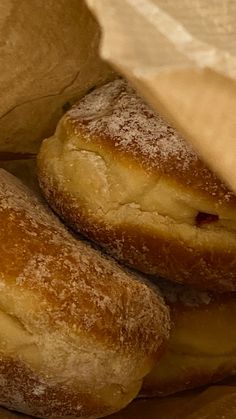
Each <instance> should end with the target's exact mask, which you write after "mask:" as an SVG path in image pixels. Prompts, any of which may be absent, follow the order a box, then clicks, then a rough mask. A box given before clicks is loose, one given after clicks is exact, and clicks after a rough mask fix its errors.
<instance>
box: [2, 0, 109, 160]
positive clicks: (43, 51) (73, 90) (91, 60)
mask: <svg viewBox="0 0 236 419" xmlns="http://www.w3.org/2000/svg"><path fill="white" fill-rule="evenodd" d="M99 37H100V30H99V26H98V24H97V23H96V22H95V20H94V18H93V17H92V15H91V14H90V12H89V11H88V9H87V7H86V6H85V4H84V2H83V1H80V0H47V1H45V0H37V1H35V0H4V1H2V2H1V3H0V38H1V42H0V69H1V75H0V99H1V100H0V151H4V150H5V151H14V152H16V151H18V152H36V151H37V150H38V147H39V144H40V142H41V140H42V139H43V138H45V137H46V136H48V135H51V134H52V132H53V131H54V129H55V125H56V123H57V122H58V120H59V118H60V117H61V115H62V114H63V113H64V112H65V110H66V109H67V108H68V107H70V104H71V103H73V102H74V101H75V99H77V98H78V97H80V96H81V95H83V94H85V93H86V92H87V91H88V90H89V89H90V88H92V87H94V86H95V85H97V84H101V83H104V82H105V81H107V80H109V79H110V78H112V77H114V73H113V71H112V70H111V69H110V68H109V67H108V65H106V64H104V63H103V62H102V61H101V59H100V58H99V56H98V53H97V47H98V43H99Z"/></svg>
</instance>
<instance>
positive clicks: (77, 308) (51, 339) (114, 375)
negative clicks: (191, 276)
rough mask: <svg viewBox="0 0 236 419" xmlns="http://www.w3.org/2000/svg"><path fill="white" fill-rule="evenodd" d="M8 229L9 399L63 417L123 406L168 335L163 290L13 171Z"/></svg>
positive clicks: (5, 328) (3, 216)
mask: <svg viewBox="0 0 236 419" xmlns="http://www.w3.org/2000/svg"><path fill="white" fill-rule="evenodd" d="M0 235H1V252H0V266H1V269H0V288H1V294H0V355H1V357H2V361H1V362H0V365H1V368H2V369H1V371H0V378H1V380H0V404H4V405H5V406H8V407H11V408H16V409H18V410H20V411H23V412H25V413H28V414H29V413H31V414H35V415H37V416H42V417H57V416H58V417H60V418H62V417H65V416H66V415H67V416H68V417H69V416H70V415H74V416H76V417H90V416H91V417H97V416H98V415H100V416H102V415H105V414H108V413H110V412H112V411H115V410H118V409H119V408H121V407H123V406H124V405H125V404H127V403H128V402H129V401H130V400H131V399H132V398H133V397H135V395H136V394H137V392H138V390H139V387H140V384H141V382H142V378H143V376H144V375H145V374H146V373H147V372H148V371H149V370H150V369H151V367H152V365H153V364H154V362H155V361H154V360H155V359H157V358H158V357H159V356H160V354H161V352H162V346H163V344H164V342H165V340H166V339H167V337H168V330H169V316H168V310H167V308H166V306H165V304H164V302H163V300H162V298H161V297H160V295H158V292H154V291H153V290H152V289H151V288H150V287H148V286H147V285H146V284H145V283H144V282H143V281H142V279H140V278H138V277H135V276H134V275H131V274H130V273H128V272H125V271H123V270H121V269H120V268H119V266H118V265H117V264H115V263H114V262H113V261H111V260H109V259H107V258H105V257H104V256H102V255H101V254H100V252H98V251H95V250H93V249H92V248H91V247H90V246H88V245H87V244H86V243H84V242H81V241H78V240H76V239H75V238H73V237H72V236H71V235H70V234H69V233H68V231H67V230H66V229H65V228H64V227H63V226H62V225H61V224H60V222H59V221H58V220H57V219H56V217H55V216H53V214H51V213H50V211H49V209H48V208H47V207H46V206H44V205H43V204H42V203H41V201H39V200H38V199H37V198H36V197H35V196H34V195H33V194H32V192H30V191H29V190H28V189H27V188H26V187H25V186H23V184H22V183H21V182H20V181H18V180H16V179H15V178H14V177H13V176H11V175H10V174H8V173H7V172H5V171H4V170H0ZM11 374H13V375H12V376H11ZM14 377H15V378H14ZM19 377H20V381H19ZM33 382H35V385H36V384H37V383H39V382H41V383H42V382H43V384H44V386H43V389H42V388H41V390H42V394H40V395H38V396H40V397H38V399H37V397H36V396H37V395H35V394H34V393H32V392H33V391H34V387H33V386H32V385H31V384H32V383H33ZM20 383H21V384H20ZM37 385H38V384H37ZM13 387H14V389H15V391H13ZM41 390H39V392H40V391H41ZM62 392H63V394H64V396H63V397H61V395H62ZM46 396H47V397H46ZM35 397H36V399H37V400H36V401H37V403H36V404H35V403H33V401H34V398H35ZM50 397H51V398H50ZM30 400H32V403H30ZM46 400H47V403H46ZM70 403H71V405H70ZM54 407H55V411H54ZM32 409H35V410H33V411H32ZM37 409H38V410H37ZM67 409H69V410H67Z"/></svg>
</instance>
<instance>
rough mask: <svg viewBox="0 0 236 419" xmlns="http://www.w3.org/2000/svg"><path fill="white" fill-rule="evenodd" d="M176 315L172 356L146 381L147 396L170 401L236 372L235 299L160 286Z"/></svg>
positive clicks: (168, 353)
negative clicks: (169, 396) (166, 398)
mask: <svg viewBox="0 0 236 419" xmlns="http://www.w3.org/2000/svg"><path fill="white" fill-rule="evenodd" d="M159 286H160V287H161V290H162V292H163V295H164V297H165V299H166V303H167V304H168V305H169V307H170V310H171V320H172V328H171V336H170V340H169V342H168V346H167V351H166V352H165V354H164V356H163V357H162V358H161V361H160V364H159V365H157V366H156V367H155V368H154V369H153V370H152V371H151V373H150V374H149V375H148V376H147V377H146V378H145V380H144V385H143V389H142V392H141V393H142V394H143V395H146V396H153V395H158V396H166V395H169V394H173V393H177V392H179V391H183V390H187V389H193V388H196V387H200V386H204V385H206V384H210V383H214V382H216V381H219V380H221V379H223V378H225V377H228V376H230V375H231V374H233V373H234V372H235V371H236V328H235V324H236V304H235V302H236V301H235V295H234V294H232V293H231V294H218V295H216V294H213V293H210V292H206V291H205V292H204V291H196V290H193V289H191V288H189V287H186V286H183V285H177V284H176V285H174V284H170V283H169V284H168V283H167V282H165V281H159Z"/></svg>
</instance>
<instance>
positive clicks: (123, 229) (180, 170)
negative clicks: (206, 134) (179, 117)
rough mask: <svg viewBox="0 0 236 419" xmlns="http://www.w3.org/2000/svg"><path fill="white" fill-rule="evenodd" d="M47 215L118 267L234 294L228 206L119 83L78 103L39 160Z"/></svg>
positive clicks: (190, 154)
mask: <svg viewBox="0 0 236 419" xmlns="http://www.w3.org/2000/svg"><path fill="white" fill-rule="evenodd" d="M38 176H39V181H40V185H41V188H42V191H43V193H44V195H45V197H46V199H47V200H48V202H49V204H50V205H51V206H52V208H53V209H54V210H55V211H56V212H57V213H58V214H59V216H60V217H61V218H62V219H63V220H64V221H65V222H66V224H67V225H68V226H71V227H72V228H73V229H75V230H76V231H79V232H80V233H82V234H83V235H85V236H87V237H88V238H89V239H90V240H92V241H94V242H97V243H99V245H100V246H101V247H103V248H104V249H105V250H106V252H107V253H109V254H111V255H112V256H113V257H115V258H116V259H117V260H119V261H121V262H123V263H124V264H126V265H128V266H130V267H132V268H135V269H136V270H138V271H141V272H143V273H146V274H150V275H156V276H162V277H164V278H166V279H170V280H172V281H175V282H179V283H184V284H189V285H190V286H191V285H192V286H194V287H197V288H199V289H202V290H211V291H219V292H228V291H236V196H235V195H234V194H233V193H232V192H230V191H229V190H228V189H227V187H226V186H225V185H224V184H223V183H222V182H221V181H220V180H219V179H218V178H217V177H216V176H215V174H214V173H213V172H211V171H210V170H209V169H208V168H207V167H206V166H205V165H204V163H203V162H202V161H201V160H200V159H199V157H198V156H197V154H196V153H195V152H194V150H193V149H192V148H191V146H189V145H188V144H187V143H186V142H185V141H184V139H183V138H182V137H181V136H180V135H179V134H178V133H177V132H176V131H175V129H173V128H172V127H170V126H169V125H168V124H167V123H166V122H165V121H164V120H163V119H162V118H161V117H160V116H159V115H158V114H154V112H153V111H152V110H151V109H150V108H149V107H148V106H147V105H146V104H145V103H144V102H143V100H142V99H141V98H140V97H138V96H137V94H136V93H135V91H134V90H133V89H132V88H131V87H130V86H129V85H128V84H127V83H126V81H124V80H122V79H118V80H116V81H113V82H111V83H109V84H107V85H105V86H103V87H101V88H99V89H96V90H94V91H93V92H91V93H90V94H88V95H87V96H85V97H84V98H83V99H82V100H81V101H80V102H79V103H78V104H77V105H75V106H74V107H72V108H71V109H70V110H69V111H68V112H67V113H66V114H65V115H64V117H63V118H62V120H61V121H60V122H59V124H58V127H57V129H56V132H55V134H54V135H53V136H52V137H51V138H49V139H46V140H45V141H44V142H43V144H42V146H41V150H40V153H39V155H38Z"/></svg>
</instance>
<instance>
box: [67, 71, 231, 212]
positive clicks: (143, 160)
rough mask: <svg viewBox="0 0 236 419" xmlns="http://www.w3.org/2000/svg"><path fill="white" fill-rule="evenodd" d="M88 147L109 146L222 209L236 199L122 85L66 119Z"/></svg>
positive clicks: (89, 99)
mask: <svg viewBox="0 0 236 419" xmlns="http://www.w3.org/2000/svg"><path fill="white" fill-rule="evenodd" d="M65 120H66V121H67V122H68V123H70V124H72V126H73V129H74V132H75V134H79V132H81V131H82V132H83V137H84V141H87V142H89V141H95V138H96V141H97V142H100V144H101V145H102V147H103V146H104V147H105V146H106V144H109V146H110V147H112V148H113V149H114V152H116V153H121V154H124V155H125V156H129V157H131V158H132V159H133V160H134V161H136V162H137V163H138V164H139V165H142V166H143V167H144V168H145V170H147V171H151V172H155V173H156V174H157V175H158V176H160V175H165V176H168V177H170V178H171V179H172V180H175V181H178V182H181V184H183V185H184V186H190V187H191V188H193V189H195V190H197V191H198V192H199V191H200V192H201V193H204V194H208V195H210V196H211V198H213V199H214V200H218V201H219V205H221V204H223V203H225V202H229V201H234V203H236V198H235V196H234V194H233V193H232V192H230V191H229V190H228V188H227V187H226V186H225V185H224V184H223V183H222V182H220V181H219V179H218V178H217V177H216V176H215V175H214V173H212V172H211V171H210V170H209V169H208V168H207V167H206V166H205V165H204V163H203V162H202V161H201V160H200V159H199V157H198V155H197V153H196V152H195V151H194V150H193V148H192V147H191V146H190V145H189V144H188V143H187V142H186V141H185V140H184V139H183V138H182V137H181V135H179V134H178V132H177V131H176V130H175V129H174V128H172V127H171V126H170V125H169V124H168V123H167V122H166V121H165V120H164V119H163V118H162V117H161V116H160V115H158V114H157V113H154V112H153V111H152V109H150V107H149V106H148V105H147V104H146V103H145V102H144V101H143V99H141V98H140V97H139V96H138V95H137V94H136V93H135V91H134V90H133V89H132V87H131V86H129V85H128V84H127V82H126V81H124V80H122V79H118V80H115V81H113V82H110V83H108V84H107V85H105V86H103V87H101V88H99V89H96V90H95V91H93V92H92V93H90V94H88V95H87V96H85V97H84V98H83V99H82V100H81V101H80V102H79V103H78V104H76V105H75V106H74V107H72V109H71V110H70V111H69V112H68V113H67V114H66V116H65Z"/></svg>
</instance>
